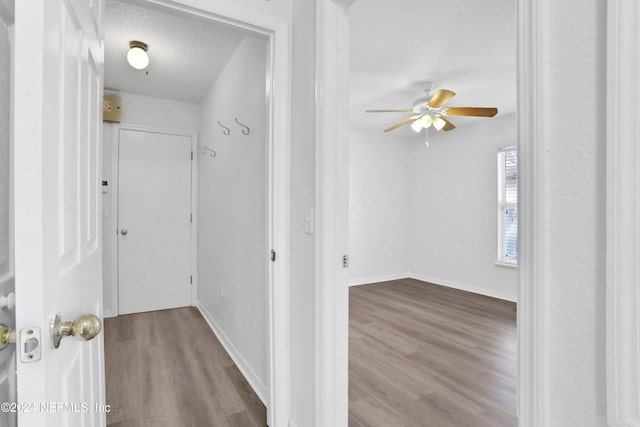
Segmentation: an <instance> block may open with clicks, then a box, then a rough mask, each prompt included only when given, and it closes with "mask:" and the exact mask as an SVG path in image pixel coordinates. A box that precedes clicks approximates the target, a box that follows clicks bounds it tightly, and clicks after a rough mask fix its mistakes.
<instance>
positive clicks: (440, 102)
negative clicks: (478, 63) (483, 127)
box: [367, 83, 498, 132]
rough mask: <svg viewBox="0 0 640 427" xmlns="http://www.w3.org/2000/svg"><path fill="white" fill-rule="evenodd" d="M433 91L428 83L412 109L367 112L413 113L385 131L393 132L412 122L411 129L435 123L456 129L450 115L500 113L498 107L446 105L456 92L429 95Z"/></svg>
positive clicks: (446, 129) (493, 114) (443, 91)
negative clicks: (423, 93) (449, 118)
mask: <svg viewBox="0 0 640 427" xmlns="http://www.w3.org/2000/svg"><path fill="white" fill-rule="evenodd" d="M430 91H431V83H428V89H426V90H425V92H426V94H427V95H426V96H424V97H421V98H418V99H417V100H416V101H415V102H414V106H413V108H411V109H406V110H367V113H411V117H408V118H406V119H404V120H401V121H400V122H398V123H396V124H394V125H393V126H390V127H388V128H387V129H385V130H384V131H385V132H391V131H392V130H394V129H397V128H399V127H401V126H404V125H406V124H409V123H411V129H413V130H414V131H415V132H420V131H421V130H422V129H427V128H429V127H430V126H432V125H433V127H434V128H435V129H436V130H442V131H450V130H453V129H455V125H454V124H453V123H451V122H450V121H449V120H447V117H448V116H475V117H493V116H495V115H496V114H498V109H497V108H480V107H448V108H447V107H445V106H444V105H445V104H446V103H447V101H449V100H450V99H451V98H453V97H454V96H455V95H456V94H455V92H453V91H451V90H448V89H440V90H438V91H437V92H436V93H435V94H434V95H433V96H429V93H430Z"/></svg>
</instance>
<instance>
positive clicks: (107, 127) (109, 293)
mask: <svg viewBox="0 0 640 427" xmlns="http://www.w3.org/2000/svg"><path fill="white" fill-rule="evenodd" d="M119 95H120V97H121V100H122V102H121V111H122V116H121V122H122V123H123V124H125V123H126V124H135V125H142V126H153V127H157V128H162V129H173V130H181V131H187V132H189V133H196V132H197V131H198V127H199V122H200V107H199V106H198V105H195V104H189V103H185V102H178V101H170V100H167V99H160V98H152V97H148V96H141V95H135V94H132V93H126V92H121V93H120V94H119ZM113 129H114V124H113V123H109V122H103V128H102V180H105V181H109V192H108V193H103V194H102V230H103V239H102V265H103V282H104V292H103V297H104V312H105V315H106V316H113V315H116V314H117V313H116V311H115V310H116V306H117V301H115V297H116V295H117V294H116V281H115V278H114V277H112V276H113V275H112V265H113V255H114V254H113V245H112V238H113V235H114V232H115V228H114V227H115V226H116V224H115V223H114V220H115V221H117V218H112V212H111V210H112V206H113V200H114V197H116V193H115V189H114V188H113V185H112V183H113V170H112V153H113V148H112V147H113Z"/></svg>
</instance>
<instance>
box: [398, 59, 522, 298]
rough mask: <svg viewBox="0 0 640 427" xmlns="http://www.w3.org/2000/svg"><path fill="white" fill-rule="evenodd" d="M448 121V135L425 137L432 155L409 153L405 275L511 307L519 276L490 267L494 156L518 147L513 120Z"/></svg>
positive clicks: (417, 149) (413, 149)
mask: <svg viewBox="0 0 640 427" xmlns="http://www.w3.org/2000/svg"><path fill="white" fill-rule="evenodd" d="M514 72H515V70H514ZM454 121H455V123H456V124H457V125H458V127H457V128H456V129H455V130H453V131H450V132H434V131H432V130H431V131H430V133H429V140H430V147H426V146H425V145H424V143H422V142H421V141H418V142H417V143H414V144H411V145H410V149H409V150H410V151H409V158H408V163H407V166H408V167H409V168H410V172H409V176H410V179H409V182H408V186H409V194H410V195H411V196H410V198H409V206H408V211H409V230H410V231H409V240H408V249H407V253H408V257H409V261H408V263H409V271H410V272H411V274H410V275H411V276H412V277H415V278H420V279H423V280H425V281H429V282H433V283H438V284H442V285H449V286H453V287H459V288H463V289H467V290H471V291H475V292H478V293H482V294H486V295H490V296H495V297H498V298H504V299H508V300H512V301H515V300H517V293H518V275H517V271H516V270H515V269H513V268H506V267H501V266H496V265H495V262H496V261H497V252H498V249H497V172H496V170H497V167H496V165H497V160H496V155H497V149H498V148H500V147H508V146H513V145H516V144H517V130H516V117H515V114H509V115H505V116H499V115H498V116H497V117H495V118H492V119H486V120H482V121H480V120H479V119H478V121H477V122H476V123H474V124H465V123H464V121H465V118H464V117H459V118H457V120H454Z"/></svg>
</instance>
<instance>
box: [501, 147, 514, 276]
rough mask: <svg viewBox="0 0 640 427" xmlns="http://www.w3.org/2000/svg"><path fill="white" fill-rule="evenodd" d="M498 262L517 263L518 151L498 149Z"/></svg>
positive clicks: (505, 263) (509, 148)
mask: <svg viewBox="0 0 640 427" xmlns="http://www.w3.org/2000/svg"><path fill="white" fill-rule="evenodd" d="M498 264H502V265H510V266H516V265H517V264H518V151H517V150H516V148H515V147H507V148H501V149H499V150H498Z"/></svg>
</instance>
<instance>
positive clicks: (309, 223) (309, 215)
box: [304, 208, 313, 234]
mask: <svg viewBox="0 0 640 427" xmlns="http://www.w3.org/2000/svg"><path fill="white" fill-rule="evenodd" d="M304 232H305V233H307V234H313V208H304Z"/></svg>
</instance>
